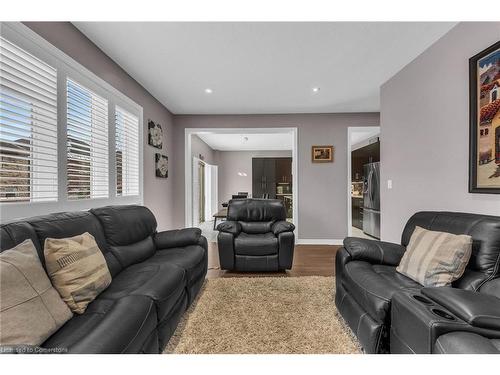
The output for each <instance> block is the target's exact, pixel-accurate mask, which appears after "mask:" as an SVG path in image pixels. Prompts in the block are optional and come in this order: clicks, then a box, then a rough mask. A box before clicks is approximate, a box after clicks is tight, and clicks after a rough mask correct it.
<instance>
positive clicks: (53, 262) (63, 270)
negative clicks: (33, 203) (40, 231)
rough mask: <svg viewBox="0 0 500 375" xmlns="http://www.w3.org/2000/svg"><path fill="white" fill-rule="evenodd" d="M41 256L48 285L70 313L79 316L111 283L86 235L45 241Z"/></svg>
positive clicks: (92, 243) (93, 243) (92, 239)
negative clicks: (52, 286) (56, 293)
mask: <svg viewBox="0 0 500 375" xmlns="http://www.w3.org/2000/svg"><path fill="white" fill-rule="evenodd" d="M44 252H45V262H46V265H47V273H48V275H49V277H50V279H51V280H52V284H53V285H54V287H55V288H56V289H57V291H58V292H59V294H60V295H61V297H62V298H63V300H64V302H66V304H67V305H68V306H69V308H70V309H71V311H73V312H74V313H77V314H82V313H83V312H84V311H85V309H86V308H87V305H88V304H89V303H90V302H92V301H93V300H94V299H95V298H96V297H97V296H98V295H99V293H101V292H102V291H103V290H104V289H106V288H107V287H108V285H109V284H110V283H111V274H110V273H109V270H108V266H107V264H106V260H105V259H104V256H103V255H102V252H101V251H100V250H99V247H98V246H97V243H96V242H95V240H94V237H93V236H92V235H91V234H90V233H87V232H86V233H83V234H81V235H79V236H74V237H70V238H47V239H46V240H45V246H44Z"/></svg>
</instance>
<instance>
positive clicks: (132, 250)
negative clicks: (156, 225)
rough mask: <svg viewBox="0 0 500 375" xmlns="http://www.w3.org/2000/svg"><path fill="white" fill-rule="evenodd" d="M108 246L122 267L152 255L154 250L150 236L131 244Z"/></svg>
mask: <svg viewBox="0 0 500 375" xmlns="http://www.w3.org/2000/svg"><path fill="white" fill-rule="evenodd" d="M110 248H111V252H112V253H113V254H114V255H115V257H116V259H118V261H119V262H120V265H121V266H122V267H123V268H125V267H128V266H130V265H132V264H135V263H140V262H142V261H144V260H146V259H148V258H150V257H152V256H153V254H154V253H155V251H156V247H155V244H154V241H153V237H151V236H148V237H146V238H144V239H143V240H141V241H138V242H136V243H133V244H131V245H123V246H110Z"/></svg>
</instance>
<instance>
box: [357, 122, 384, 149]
mask: <svg viewBox="0 0 500 375" xmlns="http://www.w3.org/2000/svg"><path fill="white" fill-rule="evenodd" d="M379 134H380V127H378V126H373V127H370V128H365V129H355V130H353V131H351V145H355V144H358V143H360V142H363V141H366V140H368V139H370V138H372V137H375V136H376V135H379Z"/></svg>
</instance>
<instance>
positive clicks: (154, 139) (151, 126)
mask: <svg viewBox="0 0 500 375" xmlns="http://www.w3.org/2000/svg"><path fill="white" fill-rule="evenodd" d="M148 144H149V145H150V146H153V147H156V148H159V149H161V148H162V147H163V130H162V128H161V125H160V124H156V123H155V122H154V121H152V120H148Z"/></svg>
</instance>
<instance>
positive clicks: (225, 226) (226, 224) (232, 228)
mask: <svg viewBox="0 0 500 375" xmlns="http://www.w3.org/2000/svg"><path fill="white" fill-rule="evenodd" d="M217 230H218V231H219V232H224V233H231V234H232V235H235V236H236V235H238V234H240V232H241V224H240V223H238V222H237V221H230V220H227V221H223V222H222V223H220V224H219V225H217Z"/></svg>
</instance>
